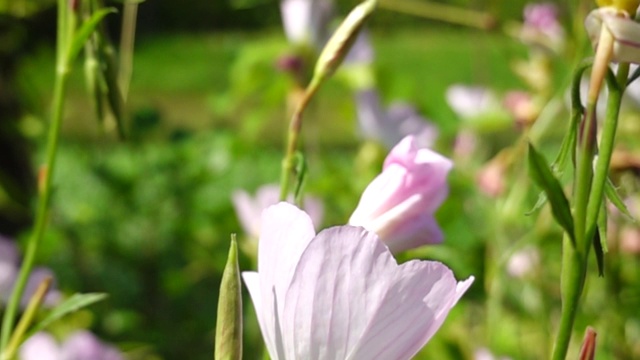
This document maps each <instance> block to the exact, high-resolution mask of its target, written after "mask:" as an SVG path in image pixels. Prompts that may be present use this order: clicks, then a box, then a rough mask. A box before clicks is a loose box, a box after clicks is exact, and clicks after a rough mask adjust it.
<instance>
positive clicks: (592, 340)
mask: <svg viewBox="0 0 640 360" xmlns="http://www.w3.org/2000/svg"><path fill="white" fill-rule="evenodd" d="M596 335H597V334H596V331H595V330H593V328H592V327H587V331H586V332H585V334H584V340H582V347H581V348H580V356H579V357H578V359H579V360H593V359H594V357H595V353H596Z"/></svg>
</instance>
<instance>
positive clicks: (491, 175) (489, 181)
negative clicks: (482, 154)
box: [476, 159, 506, 198]
mask: <svg viewBox="0 0 640 360" xmlns="http://www.w3.org/2000/svg"><path fill="white" fill-rule="evenodd" d="M505 171H506V168H505V165H504V164H503V162H502V161H500V159H496V160H493V161H490V162H488V163H487V164H485V165H484V166H483V167H482V169H480V171H478V173H477V175H476V182H477V184H478V189H480V191H481V192H483V193H484V194H486V195H488V196H490V197H494V198H495V197H498V196H500V195H501V194H502V193H503V192H504V189H505V186H506V185H505Z"/></svg>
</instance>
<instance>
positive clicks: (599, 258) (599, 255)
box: [593, 229, 604, 277]
mask: <svg viewBox="0 0 640 360" xmlns="http://www.w3.org/2000/svg"><path fill="white" fill-rule="evenodd" d="M596 230H597V231H596V233H595V236H594V237H593V249H594V250H595V251H594V254H595V256H596V262H597V263H598V276H600V277H603V276H604V251H603V248H602V243H603V242H602V241H601V239H600V230H599V229H596Z"/></svg>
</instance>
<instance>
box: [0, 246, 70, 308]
mask: <svg viewBox="0 0 640 360" xmlns="http://www.w3.org/2000/svg"><path fill="white" fill-rule="evenodd" d="M18 263H19V254H18V248H17V247H16V246H15V244H14V243H13V241H11V240H9V239H7V238H5V237H4V236H2V235H0V303H6V302H7V301H9V297H10V296H11V291H12V290H13V287H14V286H15V282H16V280H17V277H18V272H19V270H20V268H19V266H18ZM47 277H51V278H52V279H54V282H53V285H52V286H51V288H50V289H49V292H48V293H47V295H46V296H45V298H44V302H43V306H45V307H52V306H55V305H56V304H57V303H58V302H59V301H60V297H61V294H60V292H59V291H58V290H57V289H56V288H55V275H54V273H53V271H51V270H50V269H48V268H44V267H36V268H34V269H33V270H32V271H31V275H30V276H29V279H28V280H27V284H26V286H25V289H24V293H23V295H22V299H20V306H21V307H23V308H24V307H26V306H27V304H28V303H29V299H31V296H32V295H33V293H34V292H35V291H36V289H37V288H38V286H39V285H40V283H41V282H42V281H44V279H45V278H47Z"/></svg>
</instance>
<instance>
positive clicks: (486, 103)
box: [446, 84, 500, 118]
mask: <svg viewBox="0 0 640 360" xmlns="http://www.w3.org/2000/svg"><path fill="white" fill-rule="evenodd" d="M446 99H447V103H448V104H449V106H450V107H451V109H452V110H453V111H454V112H455V113H456V114H458V116H460V117H462V118H473V117H476V116H478V115H479V114H483V113H487V112H490V111H491V110H492V109H494V108H496V107H499V106H500V102H499V101H498V98H497V97H496V96H495V94H494V93H493V92H491V91H490V90H489V89H487V88H485V87H481V86H467V85H460V84H457V85H452V86H450V87H449V88H448V89H447V93H446Z"/></svg>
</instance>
